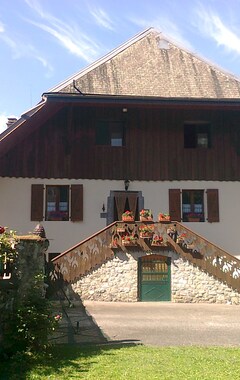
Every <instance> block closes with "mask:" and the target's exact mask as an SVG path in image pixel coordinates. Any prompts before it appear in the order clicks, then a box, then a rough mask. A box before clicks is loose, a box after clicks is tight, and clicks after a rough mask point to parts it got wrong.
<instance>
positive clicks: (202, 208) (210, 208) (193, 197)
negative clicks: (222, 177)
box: [169, 189, 220, 223]
mask: <svg viewBox="0 0 240 380" xmlns="http://www.w3.org/2000/svg"><path fill="white" fill-rule="evenodd" d="M205 193H206V198H205V201H206V205H204V194H205ZM169 214H170V215H171V219H172V220H176V221H178V222H181V221H184V222H188V221H190V218H191V217H192V218H194V217H195V221H197V219H198V218H199V221H200V222H204V221H208V222H209V223H216V222H219V221H220V218H219V196H218V189H207V190H180V189H169ZM192 220H193V219H191V221H192Z"/></svg>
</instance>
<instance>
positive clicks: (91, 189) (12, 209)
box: [0, 178, 240, 256]
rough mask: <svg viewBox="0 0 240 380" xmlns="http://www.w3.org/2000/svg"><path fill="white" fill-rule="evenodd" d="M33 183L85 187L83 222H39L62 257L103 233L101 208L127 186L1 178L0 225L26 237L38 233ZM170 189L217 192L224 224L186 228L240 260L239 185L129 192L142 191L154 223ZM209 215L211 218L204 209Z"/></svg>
mask: <svg viewBox="0 0 240 380" xmlns="http://www.w3.org/2000/svg"><path fill="white" fill-rule="evenodd" d="M32 184H44V185H64V184H65V185H70V184H83V199H84V209H83V221H82V222H70V221H69V222H68V221H64V222H59V221H58V222H53V221H43V222H41V223H42V225H43V226H44V228H45V230H46V234H47V237H48V238H49V240H50V249H49V251H50V252H63V251H64V250H66V249H68V248H70V247H72V246H73V245H75V244H77V243H78V242H80V241H81V240H82V239H84V238H86V237H88V236H89V235H91V234H93V233H95V232H97V231H98V230H100V229H102V228H104V227H105V226H106V219H104V218H101V217H100V213H101V212H102V205H103V203H104V204H105V207H106V208H107V198H108V196H109V195H110V191H111V190H124V181H109V180H104V181H103V180H67V179H64V180H62V179H61V180H57V179H23V178H17V179H16V178H0V225H3V226H8V227H9V228H11V229H14V230H16V231H17V232H18V233H19V234H21V233H23V234H25V233H28V232H30V231H32V230H33V229H34V227H35V226H36V224H37V222H31V221H30V214H31V185H32ZM169 188H171V189H174V188H180V189H204V190H206V189H211V188H212V189H218V190H219V209H220V223H208V222H204V223H186V226H187V227H189V228H191V229H192V230H194V231H196V232H197V233H198V234H200V235H202V236H204V237H205V238H207V239H208V240H210V241H211V242H213V243H215V244H217V245H218V246H220V247H221V248H223V249H225V250H227V251H228V252H229V253H231V254H234V255H236V256H237V255H240V244H239V240H238V234H239V227H238V215H239V214H240V202H239V194H240V182H239V183H238V182H212V181H208V182H206V181H171V182H169V181H165V182H160V181H158V182H157V181H149V182H141V181H132V182H130V187H129V191H131V190H132V191H141V192H142V195H143V197H144V207H145V208H150V209H152V211H153V214H154V220H157V215H158V213H159V212H168V190H169ZM206 206H207V202H205V208H206ZM106 211H107V210H106ZM205 215H206V216H207V214H206V209H205Z"/></svg>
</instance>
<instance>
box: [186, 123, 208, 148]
mask: <svg viewBox="0 0 240 380" xmlns="http://www.w3.org/2000/svg"><path fill="white" fill-rule="evenodd" d="M210 146H211V141H210V124H209V123H200V122H196V123H193V122H189V123H185V124H184V148H210Z"/></svg>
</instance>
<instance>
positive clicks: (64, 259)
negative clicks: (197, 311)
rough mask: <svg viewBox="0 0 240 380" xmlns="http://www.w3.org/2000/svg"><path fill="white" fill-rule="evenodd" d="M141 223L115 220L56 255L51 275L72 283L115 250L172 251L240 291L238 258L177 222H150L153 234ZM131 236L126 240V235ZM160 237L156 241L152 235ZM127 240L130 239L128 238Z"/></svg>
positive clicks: (110, 255)
mask: <svg viewBox="0 0 240 380" xmlns="http://www.w3.org/2000/svg"><path fill="white" fill-rule="evenodd" d="M142 225H143V223H142V222H138V221H134V222H119V221H117V222H114V223H112V224H110V225H108V226H107V227H105V228H104V229H102V230H101V231H98V232H97V233H95V234H94V235H92V236H90V237H89V238H87V239H85V240H83V241H82V242H80V243H79V244H77V245H75V246H74V247H72V248H70V249H69V250H67V251H65V252H63V253H62V254H60V255H59V256H57V257H55V258H54V259H53V260H52V262H53V264H54V270H52V271H51V273H50V277H51V279H52V280H53V281H56V280H61V281H64V282H67V283H73V282H75V281H77V280H78V279H79V278H81V277H82V276H84V275H85V274H87V273H89V272H90V271H92V270H93V269H95V268H97V267H98V266H100V265H101V264H103V263H104V262H106V261H107V260H109V259H111V258H113V257H114V252H115V251H116V250H122V251H128V250H138V251H142V252H143V253H144V254H146V255H147V254H153V253H158V254H159V253H161V252H162V251H165V252H166V250H169V251H175V252H176V253H177V254H178V255H179V256H180V257H182V258H183V259H185V260H187V261H188V262H190V263H191V264H192V265H194V266H196V267H198V268H200V269H201V270H203V271H204V272H206V273H208V274H209V275H211V276H214V277H215V278H216V279H218V280H220V281H221V282H223V283H225V284H227V285H228V286H230V287H231V288H232V289H234V290H237V291H238V292H240V281H239V278H240V260H238V259H237V258H236V257H234V256H232V255H230V254H229V253H228V252H226V251H224V250H222V249H221V248H219V247H217V246H216V245H215V244H213V243H211V242H209V241H208V240H206V239H204V238H203V237H201V236H199V235H198V234H196V233H195V232H194V231H192V230H190V229H189V228H187V227H185V226H184V225H182V224H181V223H178V222H169V223H161V222H151V223H146V225H151V229H152V230H153V236H152V237H145V236H143V234H141V232H140V230H141V226H142ZM129 236H130V237H131V241H130V242H127V243H126V239H124V238H125V237H129ZM156 236H157V237H161V241H160V240H159V241H158V242H157V241H156V239H155V243H156V244H153V242H154V239H153V237H156ZM129 239H130V238H129Z"/></svg>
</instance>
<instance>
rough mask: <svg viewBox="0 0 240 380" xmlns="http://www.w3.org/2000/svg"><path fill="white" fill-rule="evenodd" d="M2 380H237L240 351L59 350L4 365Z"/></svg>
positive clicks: (160, 349) (199, 349) (167, 349)
mask: <svg viewBox="0 0 240 380" xmlns="http://www.w3.org/2000/svg"><path fill="white" fill-rule="evenodd" d="M0 379H1V380H23V379H25V380H33V379H34V380H35V379H39V380H40V379H41V380H47V379H48V380H49V379H51V380H67V379H75V380H78V379H84V380H88V379H94V380H119V379H126V380H132V379H134V380H141V379H143V380H154V379H161V380H168V379H173V380H187V379H193V380H198V379H199V380H211V379H214V380H215V379H216V380H221V379H223V380H227V379H229V380H230V379H231V380H235V379H236V380H237V379H240V349H239V348H220V347H211V348H203V347H176V348H175V347H169V348H164V347H159V348H156V347H145V346H140V345H139V346H129V345H128V346H126V345H125V346H114V347H113V346H112V347H111V346H101V347H92V346H91V347H90V346H84V347H81V348H80V347H76V346H75V347H74V346H56V347H55V348H52V349H51V351H50V352H49V354H48V355H47V357H43V356H40V355H39V356H37V357H36V356H33V355H27V356H25V357H23V356H19V357H17V358H15V359H14V360H10V361H7V362H4V363H3V362H1V363H0Z"/></svg>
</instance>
